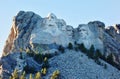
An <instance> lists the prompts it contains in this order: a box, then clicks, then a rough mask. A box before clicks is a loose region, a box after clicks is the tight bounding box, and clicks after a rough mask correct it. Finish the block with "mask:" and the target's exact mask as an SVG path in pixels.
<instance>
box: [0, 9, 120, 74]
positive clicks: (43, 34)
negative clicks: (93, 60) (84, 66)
mask: <svg viewBox="0 0 120 79" xmlns="http://www.w3.org/2000/svg"><path fill="white" fill-rule="evenodd" d="M119 40H120V25H119V24H117V25H115V26H114V27H113V26H110V27H107V28H105V24H104V23H103V22H100V21H92V22H89V23H88V24H79V26H78V27H77V28H73V27H72V26H71V25H67V24H66V22H65V21H64V20H63V19H59V18H57V17H56V16H55V15H54V14H53V13H50V14H49V15H48V16H47V17H45V18H42V17H41V16H39V15H37V14H35V13H33V12H29V11H28V12H24V11H20V12H19V13H18V14H17V15H16V16H15V17H14V19H13V24H12V28H11V32H10V34H9V36H8V39H7V41H6V44H5V47H4V50H3V56H2V59H1V65H2V69H3V70H8V71H9V72H10V73H12V72H13V69H15V68H17V69H18V70H20V71H23V70H24V67H25V66H26V63H28V64H29V66H30V67H32V65H30V63H34V64H35V65H36V66H35V65H34V68H35V71H38V69H41V64H38V63H37V62H36V61H35V60H34V57H33V58H29V56H27V55H26V52H27V51H30V52H34V53H36V52H37V53H39V52H40V53H42V54H46V53H48V54H50V55H52V56H53V57H54V56H56V55H55V54H56V53H55V52H56V51H57V52H59V51H58V48H59V46H60V45H61V46H62V47H63V48H67V46H68V44H69V43H71V44H72V45H73V46H75V42H76V43H77V44H81V43H83V44H84V46H85V47H86V48H87V49H90V47H91V46H92V45H93V46H94V47H95V50H97V49H98V50H100V52H101V54H102V55H104V56H105V57H107V56H108V55H109V54H111V53H112V54H113V57H114V58H113V59H114V60H113V61H114V62H115V63H116V64H117V65H119V66H120V52H119V51H120V41H119ZM65 50H66V49H65ZM17 52H18V54H17ZM20 52H22V53H23V55H22V56H23V57H28V58H27V59H26V58H25V59H20V58H19V57H20V56H21V53H20ZM14 53H15V54H14ZM59 53H60V52H59ZM11 54H14V57H15V58H12V57H11ZM68 54H69V53H68ZM6 55H7V56H6ZM9 59H10V60H13V61H15V63H13V62H12V63H9ZM30 60H32V61H30ZM50 62H52V61H50ZM6 64H7V65H9V67H6V66H5V65H6ZM12 64H14V65H13V67H11V65H12ZM19 66H20V67H19ZM8 68H10V69H8ZM2 74H3V76H4V72H3V73H2ZM5 75H6V74H5Z"/></svg>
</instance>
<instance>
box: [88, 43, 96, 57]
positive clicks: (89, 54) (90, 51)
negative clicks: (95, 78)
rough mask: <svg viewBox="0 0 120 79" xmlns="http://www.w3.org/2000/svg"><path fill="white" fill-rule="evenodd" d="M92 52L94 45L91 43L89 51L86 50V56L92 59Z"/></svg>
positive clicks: (93, 51)
mask: <svg viewBox="0 0 120 79" xmlns="http://www.w3.org/2000/svg"><path fill="white" fill-rule="evenodd" d="M94 53H95V48H94V45H91V47H90V49H89V51H88V57H90V58H92V59H94Z"/></svg>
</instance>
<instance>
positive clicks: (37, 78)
mask: <svg viewBox="0 0 120 79" xmlns="http://www.w3.org/2000/svg"><path fill="white" fill-rule="evenodd" d="M34 79H42V78H41V74H40V72H37V73H36V74H35V78H34Z"/></svg>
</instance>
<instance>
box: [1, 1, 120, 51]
mask: <svg viewBox="0 0 120 79" xmlns="http://www.w3.org/2000/svg"><path fill="white" fill-rule="evenodd" d="M20 10H24V11H33V12H35V13H37V14H39V15H40V16H42V17H45V16H47V14H48V13H50V12H52V13H54V14H55V15H56V16H57V17H59V18H63V19H64V20H65V21H66V22H67V24H69V25H72V26H73V27H77V26H78V24H81V23H88V22H89V21H93V20H100V21H103V22H104V23H105V24H106V26H108V25H113V24H116V23H120V0H1V1H0V52H2V48H3V46H4V44H5V40H6V39H7V37H8V34H9V33H10V28H11V24H12V18H13V16H15V15H16V13H17V12H18V11H20Z"/></svg>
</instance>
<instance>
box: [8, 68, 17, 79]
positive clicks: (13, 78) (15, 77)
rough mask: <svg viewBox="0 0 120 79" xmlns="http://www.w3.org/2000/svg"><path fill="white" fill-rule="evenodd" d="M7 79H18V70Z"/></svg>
mask: <svg viewBox="0 0 120 79" xmlns="http://www.w3.org/2000/svg"><path fill="white" fill-rule="evenodd" d="M9 79H19V76H18V70H17V69H15V70H14V71H13V73H12V76H11V77H10V78H9Z"/></svg>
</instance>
